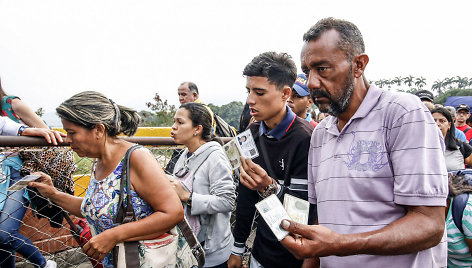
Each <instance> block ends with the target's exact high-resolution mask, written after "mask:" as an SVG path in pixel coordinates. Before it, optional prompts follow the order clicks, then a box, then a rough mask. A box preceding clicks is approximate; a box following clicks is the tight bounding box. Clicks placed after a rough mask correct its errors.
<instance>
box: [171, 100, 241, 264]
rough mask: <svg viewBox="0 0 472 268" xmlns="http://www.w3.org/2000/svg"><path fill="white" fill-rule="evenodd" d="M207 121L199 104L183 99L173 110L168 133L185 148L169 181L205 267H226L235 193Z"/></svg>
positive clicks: (229, 174) (216, 141) (207, 116)
mask: <svg viewBox="0 0 472 268" xmlns="http://www.w3.org/2000/svg"><path fill="white" fill-rule="evenodd" d="M211 122H212V119H211V115H210V113H209V112H208V109H207V108H206V107H205V106H204V105H202V104H199V103H194V102H191V103H185V104H183V105H182V106H180V108H179V109H178V110H177V112H176V113H175V116H174V124H173V125H172V132H171V137H172V138H173V139H174V141H175V142H176V143H177V144H183V145H185V146H186V147H187V148H186V149H185V150H184V152H183V153H182V154H181V156H180V158H179V160H178V161H177V163H176V164H175V168H174V174H173V176H172V179H171V181H172V184H173V185H174V189H175V191H176V192H177V194H178V196H179V197H180V200H181V201H182V203H183V205H184V209H185V217H186V218H187V220H188V221H189V223H190V226H191V227H192V230H193V231H194V233H195V235H197V238H198V240H199V242H200V243H201V244H202V246H203V248H204V250H205V267H228V266H227V263H226V261H227V260H228V258H229V256H230V254H231V246H232V245H233V236H232V234H231V225H230V216H231V210H232V208H233V206H234V203H235V199H236V193H235V186H234V184H233V179H232V176H231V175H232V173H231V167H230V165H229V162H228V160H227V158H226V155H225V153H224V151H223V149H222V147H221V142H220V140H219V138H217V137H215V135H214V133H213V129H212V127H211Z"/></svg>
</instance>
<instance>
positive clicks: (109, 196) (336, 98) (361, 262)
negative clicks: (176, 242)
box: [0, 18, 472, 268]
mask: <svg viewBox="0 0 472 268" xmlns="http://www.w3.org/2000/svg"><path fill="white" fill-rule="evenodd" d="M303 40H304V45H303V47H302V49H301V67H302V71H303V74H297V68H296V64H295V62H294V61H293V60H292V58H291V56H290V55H288V54H286V53H276V52H264V53H261V54H260V55H257V56H256V57H254V58H253V59H252V60H251V61H250V62H249V63H248V64H247V65H246V66H245V68H244V69H243V72H242V73H243V75H244V76H245V78H246V90H247V93H248V96H247V100H246V106H245V109H244V111H243V113H242V115H241V125H240V126H239V130H240V131H243V130H249V131H250V132H251V134H252V137H253V139H254V143H255V146H256V147H257V150H258V152H259V155H258V156H257V157H255V158H254V159H250V158H245V157H241V159H240V160H241V167H240V168H239V169H238V170H236V172H235V171H233V170H232V168H231V165H230V163H229V161H228V159H227V157H226V156H225V153H224V150H223V149H222V145H223V143H222V140H221V139H220V138H219V137H217V136H216V135H215V130H216V128H217V127H219V126H218V125H217V124H216V122H215V115H214V114H213V112H212V111H211V109H209V108H208V106H206V105H205V104H204V103H203V102H202V101H201V100H200V98H199V91H198V87H197V85H196V84H195V83H192V82H183V83H182V84H180V86H179V87H178V96H179V101H180V103H181V106H180V108H179V109H178V110H177V112H176V113H175V116H174V124H173V125H172V131H171V137H172V138H173V139H174V141H175V143H177V144H182V145H184V146H185V149H184V150H176V151H175V152H174V154H173V157H172V160H171V163H170V164H169V165H168V166H167V167H165V168H162V167H161V166H160V165H159V164H158V163H157V161H156V160H155V159H154V157H153V155H152V154H151V153H150V152H149V151H148V150H147V149H145V148H144V147H138V148H137V149H136V150H135V151H134V152H133V153H129V154H128V152H129V151H130V149H131V148H134V145H133V144H132V143H129V142H127V141H125V140H123V139H120V138H118V135H119V134H125V135H128V136H131V135H133V134H134V133H135V132H136V130H137V127H138V123H139V116H138V113H137V112H136V111H135V110H133V109H130V108H127V107H125V106H121V105H118V104H116V103H115V102H113V101H112V100H111V99H109V98H107V97H105V96H104V95H102V94H100V93H98V92H93V91H87V92H82V93H79V94H76V95H74V96H72V97H71V98H69V99H68V100H66V101H64V102H63V103H62V104H61V105H60V106H59V107H58V108H57V113H58V115H59V116H60V118H61V120H62V124H63V128H64V130H65V131H66V132H67V136H66V137H65V141H66V142H68V143H70V146H71V148H72V150H74V151H75V152H76V153H77V154H78V155H79V156H86V157H90V158H94V159H95V161H94V165H93V169H92V173H91V180H90V185H89V187H88V190H87V193H86V195H85V197H76V196H72V195H69V194H66V193H63V192H61V191H59V190H57V189H55V188H54V186H53V183H52V180H51V178H50V176H49V175H48V174H44V173H38V174H39V175H41V177H40V179H38V180H37V181H35V182H31V183H29V185H30V186H31V187H35V188H36V189H37V190H38V191H39V193H40V194H41V195H42V196H44V197H46V198H49V199H50V200H51V201H52V202H54V203H55V204H57V205H59V206H61V207H62V208H63V209H64V210H66V211H68V212H69V213H71V214H73V215H75V216H78V217H84V218H85V219H86V220H87V222H88V225H89V226H90V228H91V230H92V233H93V237H92V238H91V239H90V241H89V242H88V243H87V244H86V245H84V247H83V250H84V252H85V253H86V254H87V255H88V256H89V257H91V258H94V259H97V260H99V261H101V262H102V264H103V265H104V267H116V265H117V262H118V260H117V258H116V254H112V253H114V249H115V248H116V245H117V244H119V243H121V242H126V241H138V240H151V239H162V238H166V237H168V236H169V234H170V233H171V230H172V229H173V227H174V226H176V225H177V224H178V223H179V222H181V221H182V220H183V219H184V218H185V219H186V220H187V221H188V223H189V225H190V227H191V229H192V231H193V232H194V234H195V235H196V237H197V239H198V242H199V243H200V244H201V245H202V246H203V249H204V251H205V254H206V255H205V257H206V259H205V266H204V267H230V268H239V267H244V265H245V264H244V263H243V257H244V256H245V255H247V253H248V252H247V250H248V249H247V241H248V239H249V236H250V233H251V231H252V229H253V227H254V226H257V229H256V233H255V237H254V240H253V244H252V247H251V250H250V260H249V263H248V265H249V266H250V267H252V268H257V267H266V268H271V267H275V268H277V267H284V268H285V267H352V266H362V267H392V265H394V266H395V267H421V268H423V267H470V266H471V265H472V256H471V253H470V252H471V248H472V227H471V226H472V225H471V224H472V219H471V217H472V216H471V215H472V213H471V211H472V200H471V199H470V197H469V195H468V193H469V192H472V190H470V189H472V187H471V186H469V184H468V180H467V178H468V177H467V176H468V175H467V174H465V175H464V174H459V173H456V172H457V171H458V170H464V169H465V168H467V167H470V166H471V165H472V156H471V155H472V147H471V146H470V144H469V142H470V141H471V138H472V130H471V131H469V130H470V127H469V126H468V125H467V123H466V122H467V119H468V118H469V117H470V107H469V106H467V105H465V104H461V105H458V106H457V107H441V106H439V105H434V104H433V102H434V96H433V94H432V93H431V92H429V91H419V92H417V93H416V96H415V95H413V94H409V93H401V92H391V91H385V90H382V89H380V88H378V87H376V86H375V85H371V84H369V82H368V80H367V78H366V76H365V73H364V72H365V69H366V67H367V65H368V63H369V56H368V55H367V54H366V53H365V45H364V40H363V38H362V34H361V32H360V31H359V29H358V28H357V27H356V26H355V25H354V24H353V23H351V22H348V21H345V20H339V19H334V18H326V19H322V20H320V21H318V22H317V23H316V24H315V25H314V26H312V27H311V28H310V29H309V30H308V31H307V32H306V33H305V34H304V36H303ZM0 94H3V95H5V94H4V93H3V92H0ZM10 102H11V103H12V105H11V106H12V109H11V112H13V114H14V116H13V119H14V118H17V119H20V120H22V122H23V125H22V124H19V123H15V122H13V121H11V120H10V119H8V118H7V117H11V116H10V115H9V114H5V113H4V117H1V120H0V129H1V133H2V135H27V136H43V137H44V138H45V139H46V140H48V142H52V143H53V144H57V142H62V141H63V135H62V134H60V133H59V132H56V131H52V130H49V129H48V128H47V126H45V125H44V124H43V123H42V122H40V123H38V122H39V121H40V120H39V121H38V118H36V117H34V116H32V113H31V112H30V111H29V110H28V109H26V108H24V107H25V105H24V104H22V103H21V105H20V104H18V103H20V101H19V99H18V98H17V97H12V98H10ZM15 103H16V104H15ZM313 104H315V105H316V107H317V108H318V109H319V112H318V113H317V114H313V113H312V111H311V107H312V106H313ZM5 107H6V106H4V104H3V103H2V109H3V108H5ZM7 110H8V109H7ZM24 111H28V112H24ZM27 126H29V127H27ZM461 134H462V135H461ZM128 156H129V168H125V167H126V159H127V157H128ZM8 159H9V160H12V161H11V162H13V160H15V159H16V158H15V159H14V158H13V157H9V158H8ZM16 160H17V159H16ZM9 162H10V161H4V165H5V166H4V168H3V169H4V170H6V172H8V173H5V174H9V176H8V177H9V180H10V181H9V182H8V184H7V185H9V184H11V183H14V182H15V180H17V179H18V178H21V176H19V174H18V172H17V170H18V167H17V166H16V165H20V166H21V162H17V163H16V165H12V166H6V163H9ZM123 170H126V172H123ZM4 172H5V171H4ZM448 172H449V174H448ZM124 173H125V174H126V175H124ZM235 174H237V176H236V177H237V180H236V181H235V179H234V178H235ZM123 176H129V179H130V183H129V184H130V185H127V187H128V189H129V191H128V190H126V189H125V194H126V195H130V196H131V197H132V198H131V200H132V205H133V209H134V213H135V216H136V220H135V221H132V222H129V223H124V224H120V223H117V221H116V220H115V219H116V218H117V217H118V215H117V214H119V213H118V212H119V204H121V203H120V202H121V199H120V198H121V195H120V194H117V193H120V191H122V190H123V186H122V183H123V182H120V181H121V178H122V177H123ZM471 182H472V181H471ZM120 186H121V189H120ZM125 188H126V187H125ZM5 189H6V188H5ZM25 194H26V193H25V192H24V191H23V192H20V191H19V192H16V193H14V195H15V196H14V197H15V198H14V199H13V198H12V200H13V201H14V202H12V200H10V198H8V199H6V200H4V201H3V202H4V203H5V205H4V207H3V208H2V211H1V214H0V228H1V230H2V232H0V234H1V235H0V256H5V260H7V261H4V262H3V263H1V266H2V267H14V256H15V255H14V251H17V252H18V253H20V254H21V255H23V256H28V257H27V258H28V260H29V261H30V262H31V263H33V264H35V265H37V266H39V267H54V265H55V264H54V263H53V262H52V261H48V262H46V260H45V259H44V257H43V256H42V255H41V254H40V253H39V251H38V250H37V248H35V247H34V246H33V245H32V244H31V242H30V241H29V240H28V239H27V238H21V237H20V236H21V235H19V234H18V229H19V225H20V223H21V219H22V217H23V215H24V208H26V206H27V203H28V201H27V200H28V199H27V196H26V195H25ZM286 194H290V195H293V196H296V197H298V198H301V199H304V200H307V201H308V202H309V204H310V207H309V214H308V224H301V223H297V222H294V221H291V220H283V221H282V223H281V226H280V228H283V229H285V230H286V231H288V232H289V233H290V234H289V235H287V236H286V237H285V238H283V239H282V240H280V241H279V240H278V239H277V238H276V237H275V236H274V234H273V232H272V230H271V228H270V227H269V226H268V225H267V223H266V222H265V221H264V219H263V218H262V217H260V216H259V215H258V213H257V211H256V208H255V204H256V203H257V202H259V201H261V200H262V199H264V198H266V197H268V196H271V195H275V196H277V197H278V198H279V199H280V200H281V201H283V199H284V196H285V195H286ZM464 194H467V196H466V197H465V199H464V200H465V201H463V202H462V203H461V202H459V201H458V200H460V198H459V197H462V196H463V195H464ZM3 196H8V197H10V196H13V195H11V194H8V195H7V194H6V192H5V190H4V191H3ZM0 197H1V196H0ZM0 200H1V199H0ZM19 201H21V202H19ZM15 202H16V203H15ZM11 203H15V204H11ZM1 204H2V203H0V205H1ZM453 204H454V205H453ZM461 204H462V209H460V212H461V214H460V216H459V219H460V223H459V222H458V221H457V220H456V218H455V217H454V216H453V215H454V214H455V212H454V211H457V209H455V207H458V206H459V205H461ZM13 207H22V209H20V210H19V212H12V209H15V208H13ZM234 208H235V210H234V211H233V209H234ZM15 211H18V210H17V209H16V210H15ZM232 217H234V226H233V227H232V226H231V218H232ZM4 230H7V231H6V232H5V231H4ZM19 243H20V244H19ZM156 258H157V257H156ZM0 262H1V260H0ZM139 262H140V265H141V267H148V266H146V265H147V264H146V263H147V262H146V260H145V259H143V258H140V259H139Z"/></svg>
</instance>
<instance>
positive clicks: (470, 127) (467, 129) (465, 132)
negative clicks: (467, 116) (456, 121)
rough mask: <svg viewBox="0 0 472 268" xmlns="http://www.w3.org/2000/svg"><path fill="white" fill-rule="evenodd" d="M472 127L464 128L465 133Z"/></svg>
mask: <svg viewBox="0 0 472 268" xmlns="http://www.w3.org/2000/svg"><path fill="white" fill-rule="evenodd" d="M470 129H471V127H467V128H466V129H464V131H463V132H464V134H465V133H467V131H469V130H470Z"/></svg>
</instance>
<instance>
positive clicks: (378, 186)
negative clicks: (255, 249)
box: [282, 18, 448, 268]
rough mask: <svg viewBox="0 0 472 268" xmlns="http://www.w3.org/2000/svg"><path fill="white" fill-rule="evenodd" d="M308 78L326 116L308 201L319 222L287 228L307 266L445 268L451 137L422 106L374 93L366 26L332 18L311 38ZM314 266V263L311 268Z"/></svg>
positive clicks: (311, 166)
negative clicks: (446, 139)
mask: <svg viewBox="0 0 472 268" xmlns="http://www.w3.org/2000/svg"><path fill="white" fill-rule="evenodd" d="M304 41H305V45H304V47H303V50H302V56H301V61H302V70H303V71H304V73H306V74H307V76H308V88H310V91H311V96H312V98H313V100H314V102H315V104H316V105H317V106H318V108H319V109H320V111H321V112H328V113H329V114H331V115H332V116H330V117H328V118H327V119H326V120H323V121H322V122H321V123H320V124H319V125H318V127H317V128H316V129H315V131H314V132H313V135H312V138H311V143H310V152H309V157H308V199H309V201H310V203H312V204H314V205H316V206H317V215H318V218H317V220H318V224H319V225H312V226H306V225H301V224H296V223H293V222H290V221H283V222H282V227H283V228H285V229H287V230H289V231H290V232H291V233H295V234H300V235H301V237H293V236H287V237H286V238H285V239H284V240H283V241H282V244H283V245H284V246H285V247H286V248H287V249H289V250H290V251H291V252H292V253H293V254H294V255H296V256H298V257H299V258H306V259H305V265H306V266H305V267H312V266H316V265H314V264H315V263H317V262H319V263H318V265H320V266H321V267H363V268H367V267H376V268H377V267H421V268H423V267H446V258H447V256H446V254H447V253H446V248H447V244H446V239H445V238H446V237H445V231H444V225H445V223H444V218H445V209H444V208H445V206H446V197H447V191H448V190H447V188H448V182H447V172H446V167H445V161H444V157H443V150H444V144H443V138H442V135H441V134H440V133H439V131H438V128H437V127H436V125H435V124H434V121H433V118H432V116H431V114H430V113H429V111H428V110H427V109H426V108H425V107H424V105H421V103H420V100H419V99H418V98H417V97H415V96H413V95H411V94H405V93H396V92H390V91H383V90H381V89H379V88H377V87H375V86H374V85H369V83H368V82H367V79H366V78H365V76H364V70H365V68H366V66H367V63H368V62H369V57H368V56H367V55H366V54H364V41H363V39H362V35H361V33H360V31H359V30H358V28H357V27H356V26H355V25H354V24H352V23H350V22H347V21H343V20H338V19H333V18H327V19H323V20H321V21H319V22H318V23H317V24H316V25H314V26H313V27H312V28H310V29H309V30H308V32H307V33H305V35H304ZM310 264H311V265H310Z"/></svg>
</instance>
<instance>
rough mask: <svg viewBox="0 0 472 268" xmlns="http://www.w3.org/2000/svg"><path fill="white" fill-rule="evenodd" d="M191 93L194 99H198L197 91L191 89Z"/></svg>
mask: <svg viewBox="0 0 472 268" xmlns="http://www.w3.org/2000/svg"><path fill="white" fill-rule="evenodd" d="M192 95H193V98H194V99H195V100H196V99H198V93H197V92H196V91H192Z"/></svg>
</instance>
